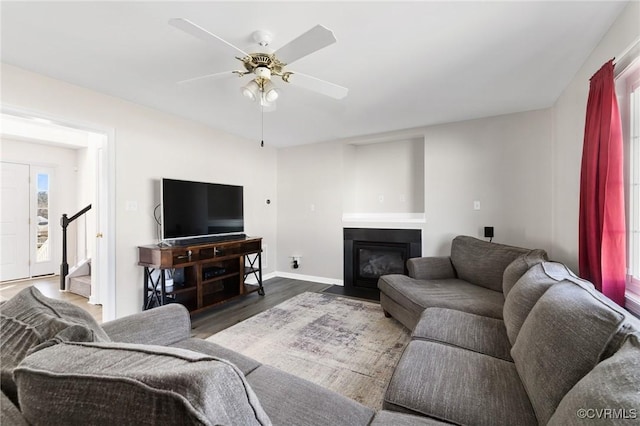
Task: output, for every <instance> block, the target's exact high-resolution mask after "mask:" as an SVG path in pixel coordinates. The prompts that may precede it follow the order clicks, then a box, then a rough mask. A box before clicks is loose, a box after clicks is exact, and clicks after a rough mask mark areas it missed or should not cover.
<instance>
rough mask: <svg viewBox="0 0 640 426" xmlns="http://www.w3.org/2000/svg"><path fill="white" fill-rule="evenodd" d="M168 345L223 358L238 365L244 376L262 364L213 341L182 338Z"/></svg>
mask: <svg viewBox="0 0 640 426" xmlns="http://www.w3.org/2000/svg"><path fill="white" fill-rule="evenodd" d="M170 346H171V347H173V348H181V349H187V350H190V351H195V352H200V353H202V354H206V355H211V356H214V357H216V358H222V359H225V360H227V361H229V362H230V363H232V364H233V365H235V366H236V367H238V368H239V369H240V371H242V374H244V375H245V376H246V375H247V374H249V373H251V372H252V371H253V370H255V369H256V368H258V367H260V365H262V364H261V363H260V362H258V361H256V360H255V359H253V358H249V357H248V356H245V355H242V354H241V353H239V352H236V351H232V350H231V349H227V348H225V347H223V346H220V345H217V344H215V343H213V342H208V341H206V340H202V339H198V338H191V339H184V340H181V341H180V342H177V343H174V344H172V345H170Z"/></svg>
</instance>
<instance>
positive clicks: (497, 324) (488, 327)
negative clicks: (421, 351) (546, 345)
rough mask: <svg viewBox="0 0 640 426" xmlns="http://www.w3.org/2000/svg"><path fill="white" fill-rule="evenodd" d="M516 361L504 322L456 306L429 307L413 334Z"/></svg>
mask: <svg viewBox="0 0 640 426" xmlns="http://www.w3.org/2000/svg"><path fill="white" fill-rule="evenodd" d="M411 337H412V338H413V339H421V340H431V341H434V342H440V343H444V344H447V345H452V346H457V347H459V348H463V349H468V350H471V351H474V352H479V353H482V354H485V355H489V356H493V357H496V358H500V359H504V360H506V361H512V359H511V354H510V351H511V343H509V339H508V338H507V331H506V329H505V327H504V322H503V321H502V320H499V319H497V318H489V317H483V316H480V315H475V314H470V313H468V312H462V311H454V310H453V309H442V308H428V309H426V310H425V311H424V312H423V313H422V316H421V317H420V320H419V321H418V324H417V325H416V328H415V329H414V330H413V334H412V335H411Z"/></svg>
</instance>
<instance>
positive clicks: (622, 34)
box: [552, 1, 640, 272]
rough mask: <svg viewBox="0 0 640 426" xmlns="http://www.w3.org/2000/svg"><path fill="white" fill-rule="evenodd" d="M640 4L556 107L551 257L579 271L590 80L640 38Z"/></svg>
mask: <svg viewBox="0 0 640 426" xmlns="http://www.w3.org/2000/svg"><path fill="white" fill-rule="evenodd" d="M639 23H640V3H639V2H636V1H633V2H629V4H628V5H627V7H626V8H625V9H624V10H623V12H622V13H621V14H620V16H619V17H618V19H617V20H616V22H615V23H614V24H613V25H612V26H611V29H610V30H609V31H608V32H607V34H606V35H605V36H604V37H603V39H602V41H601V42H600V43H599V44H598V46H597V47H596V48H595V49H594V50H593V52H592V53H591V55H590V56H589V58H588V59H587V60H586V61H585V63H584V64H583V66H582V67H581V68H580V70H579V71H578V72H577V73H576V75H575V77H574V78H573V80H572V81H571V83H570V84H569V86H567V88H566V89H565V90H564V92H563V93H562V95H561V96H560V98H559V99H558V101H557V102H556V104H555V105H554V107H553V121H554V143H553V150H552V151H553V154H552V155H553V176H554V184H553V214H552V220H553V246H552V255H553V257H554V258H556V259H557V260H559V261H561V262H565V263H566V264H567V265H569V267H570V268H572V269H573V270H575V271H576V272H577V271H578V210H579V203H580V165H581V161H582V143H583V137H584V123H585V113H586V106H587V98H588V95H589V79H590V78H591V76H592V75H593V74H594V73H595V72H596V71H598V69H600V67H601V66H602V65H603V64H604V63H605V62H606V61H608V60H609V59H611V58H613V57H615V56H616V55H620V54H621V53H622V52H623V51H624V50H625V49H626V48H627V47H628V46H630V45H631V44H632V43H633V42H634V41H635V40H637V39H638V38H639V37H640V25H638V24H639Z"/></svg>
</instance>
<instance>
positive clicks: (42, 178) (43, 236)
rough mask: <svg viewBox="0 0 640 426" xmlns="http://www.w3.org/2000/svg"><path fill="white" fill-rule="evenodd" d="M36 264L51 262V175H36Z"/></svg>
mask: <svg viewBox="0 0 640 426" xmlns="http://www.w3.org/2000/svg"><path fill="white" fill-rule="evenodd" d="M36 185H37V188H36V197H37V198H36V220H37V232H36V262H48V261H50V260H51V249H50V244H49V241H50V240H49V234H50V228H49V175H48V174H47V173H38V174H37V175H36Z"/></svg>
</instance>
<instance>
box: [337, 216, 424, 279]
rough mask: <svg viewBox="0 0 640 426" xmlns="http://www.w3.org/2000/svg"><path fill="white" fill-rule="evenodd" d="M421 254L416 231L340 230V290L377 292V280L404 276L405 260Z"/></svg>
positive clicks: (420, 239)
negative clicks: (342, 277)
mask: <svg viewBox="0 0 640 426" xmlns="http://www.w3.org/2000/svg"><path fill="white" fill-rule="evenodd" d="M421 254H422V231H421V230H419V229H374V228H344V286H345V290H347V289H363V290H364V289H367V290H372V291H377V289H378V278H380V276H382V275H388V274H406V273H407V266H406V263H407V260H408V259H410V258H412V257H420V256H421Z"/></svg>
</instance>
